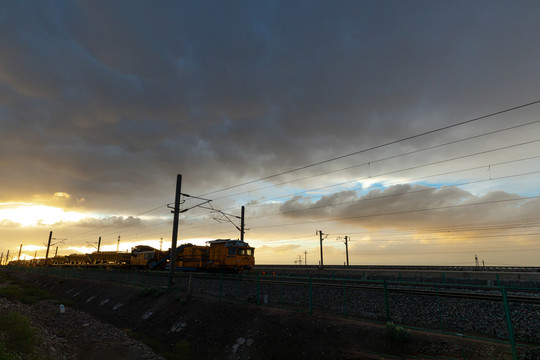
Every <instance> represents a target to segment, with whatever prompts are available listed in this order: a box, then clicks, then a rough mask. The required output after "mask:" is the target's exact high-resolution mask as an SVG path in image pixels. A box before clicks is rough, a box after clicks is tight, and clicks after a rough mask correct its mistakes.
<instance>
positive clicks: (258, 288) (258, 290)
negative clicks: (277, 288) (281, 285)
mask: <svg viewBox="0 0 540 360" xmlns="http://www.w3.org/2000/svg"><path fill="white" fill-rule="evenodd" d="M259 284H260V283H259V273H257V306H259V305H260V301H261V300H260V298H261V290H260V286H259Z"/></svg>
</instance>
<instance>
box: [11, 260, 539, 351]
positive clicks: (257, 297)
mask: <svg viewBox="0 0 540 360" xmlns="http://www.w3.org/2000/svg"><path fill="white" fill-rule="evenodd" d="M17 269H18V270H24V271H31V272H37V273H44V271H45V270H44V268H30V267H28V268H17ZM47 272H48V274H49V275H54V276H61V277H67V278H75V279H85V280H95V281H102V282H116V283H122V284H130V285H134V286H139V287H146V288H150V287H161V288H166V287H167V284H168V274H167V273H164V272H151V271H127V270H106V269H77V268H54V267H50V268H48V269H47ZM174 287H175V291H182V292H190V293H192V294H201V295H205V296H212V297H215V298H216V299H219V300H221V301H232V302H238V303H252V304H257V305H260V306H273V307H279V308H284V309H287V310H293V311H300V312H306V313H310V314H313V313H324V314H333V315H335V316H340V317H347V318H354V319H361V320H364V321H372V322H377V323H386V322H389V321H391V322H394V323H396V324H400V325H403V326H405V327H408V328H411V329H422V330H427V331H433V332H437V333H444V334H451V335H457V336H462V337H467V338H477V339H482V340H487V341H492V342H498V343H503V344H507V345H508V346H509V358H510V356H511V358H512V359H517V358H518V356H519V357H522V356H521V355H520V352H525V351H530V350H531V349H533V348H534V349H535V350H534V351H538V352H539V353H538V354H537V355H536V356H539V357H540V289H538V288H517V287H504V286H485V285H462V284H459V285H456V284H448V283H445V284H442V283H427V282H422V283H418V282H409V281H407V282H406V281H387V280H359V279H343V278H323V277H311V276H276V275H275V274H272V273H270V274H268V275H267V274H262V273H251V274H240V275H233V274H209V273H183V272H178V273H176V276H175V279H174ZM510 354H511V355H510ZM535 358H536V357H535Z"/></svg>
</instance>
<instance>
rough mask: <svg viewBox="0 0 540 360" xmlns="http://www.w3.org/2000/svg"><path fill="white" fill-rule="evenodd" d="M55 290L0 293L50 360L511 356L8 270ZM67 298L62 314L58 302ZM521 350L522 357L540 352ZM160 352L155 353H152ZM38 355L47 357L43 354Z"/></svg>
mask: <svg viewBox="0 0 540 360" xmlns="http://www.w3.org/2000/svg"><path fill="white" fill-rule="evenodd" d="M10 276H11V277H12V278H13V279H16V280H18V281H24V282H26V283H28V284H31V285H32V286H36V287H39V288H41V289H46V290H48V291H49V292H51V293H53V294H54V296H55V298H56V300H52V299H50V300H42V301H40V302H38V303H36V304H33V305H24V304H21V303H17V302H15V303H12V302H9V301H7V300H5V299H0V308H3V309H7V310H9V311H18V312H20V313H23V314H25V315H27V316H28V317H30V318H31V319H32V323H33V324H34V325H35V326H36V327H38V328H39V329H40V333H41V335H42V338H43V339H44V344H43V345H42V349H43V353H44V354H46V353H50V354H52V355H51V356H52V357H49V358H51V359H100V360H107V359H162V358H166V359H231V360H233V359H385V358H391V356H398V357H400V358H403V359H406V358H413V356H416V357H414V358H415V359H437V358H439V359H440V358H442V357H444V358H446V359H464V358H465V359H494V360H498V359H511V358H512V357H511V353H510V348H509V346H507V345H502V344H497V343H492V342H483V341H479V340H470V339H465V338H458V337H451V336H442V335H438V334H433V333H425V332H418V331H412V332H411V333H410V340H409V341H399V340H395V339H394V340H392V339H391V338H389V337H387V336H385V334H384V330H385V328H384V326H381V325H377V324H371V323H365V322H359V321H353V320H348V319H336V318H326V317H323V316H322V315H314V316H311V315H309V314H306V313H298V312H290V311H284V310H280V309H275V308H269V307H257V306H255V305H250V304H245V303H234V302H225V301H222V302H217V301H215V300H214V299H211V298H205V297H201V296H197V297H195V296H187V294H184V293H166V292H165V291H162V290H159V289H141V288H135V287H127V286H118V285H114V284H103V283H97V282H89V281H81V280H70V279H62V278H56V277H52V276H49V277H44V276H42V275H32V274H27V273H12V274H11V275H10ZM60 302H62V303H63V304H65V305H67V307H66V311H65V313H64V314H60V309H59V303H60ZM536 351H537V349H536V350H535V349H532V348H531V349H529V350H525V349H520V352H519V356H520V358H521V359H532V360H535V359H539V358H540V355H539V354H540V353H539V352H536ZM156 354H159V355H156ZM44 358H45V357H44Z"/></svg>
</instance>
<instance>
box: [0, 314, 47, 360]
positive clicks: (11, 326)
mask: <svg viewBox="0 0 540 360" xmlns="http://www.w3.org/2000/svg"><path fill="white" fill-rule="evenodd" d="M0 334H1V338H2V342H3V349H2V350H4V353H5V352H6V350H7V352H8V353H15V354H16V353H24V354H32V353H34V351H35V348H36V345H37V344H38V342H39V338H38V335H37V330H36V329H35V328H34V327H32V326H30V321H29V320H28V318H27V317H26V316H23V315H21V314H19V313H0ZM6 358H8V359H9V358H10V357H9V356H8V357H6Z"/></svg>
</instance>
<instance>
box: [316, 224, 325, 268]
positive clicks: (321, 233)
mask: <svg viewBox="0 0 540 360" xmlns="http://www.w3.org/2000/svg"><path fill="white" fill-rule="evenodd" d="M316 234H319V238H320V241H321V264H320V267H321V268H322V267H323V266H324V263H323V252H322V242H323V240H324V239H323V232H322V231H321V230H317V232H316Z"/></svg>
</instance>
